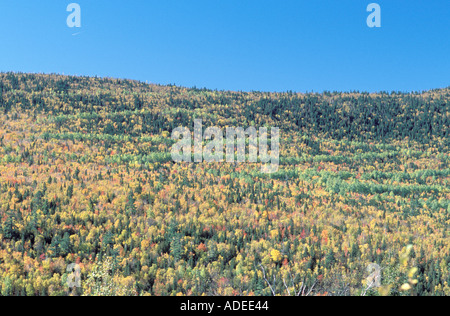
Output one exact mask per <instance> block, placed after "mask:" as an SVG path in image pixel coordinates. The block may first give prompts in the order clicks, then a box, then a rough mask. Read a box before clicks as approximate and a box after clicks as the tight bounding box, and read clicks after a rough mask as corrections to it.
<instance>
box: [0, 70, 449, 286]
mask: <svg viewBox="0 0 450 316" xmlns="http://www.w3.org/2000/svg"><path fill="white" fill-rule="evenodd" d="M195 118H201V119H202V120H203V126H204V127H208V126H213V125H214V126H219V127H226V126H232V127H235V126H236V127H237V126H239V127H248V126H255V127H262V126H268V127H279V128H280V129H281V139H280V145H281V152H280V163H281V165H280V168H279V171H278V172H277V173H275V174H263V173H261V172H260V164H252V163H242V164H228V163H192V164H189V163H174V162H173V161H172V158H171V154H170V149H171V146H172V145H173V143H174V141H173V140H172V139H171V133H172V131H173V129H174V128H176V127H179V126H186V127H188V128H189V129H190V130H193V121H194V119H195ZM0 126H1V127H0V218H1V222H0V237H1V241H0V294H1V295H108V294H109V295H274V294H276V295H296V294H303V295H306V294H310V295H444V294H445V295H450V231H449V230H448V227H449V225H450V164H449V161H450V155H449V153H450V151H449V147H450V142H449V139H450V134H449V126H450V89H440V90H433V91H428V92H424V93H416V94H404V93H395V92H393V93H379V94H368V93H359V92H352V93H340V92H333V93H332V92H330V93H323V94H315V93H310V94H297V93H289V92H288V93H262V92H251V93H247V92H225V91H212V90H206V89H196V88H192V89H188V88H182V87H176V86H160V85H154V84H145V83H141V82H137V81H130V80H115V79H100V78H87V77H69V76H59V75H33V74H13V73H2V74H0ZM410 245H411V246H412V247H411V246H410ZM408 246H409V247H408ZM72 263H76V264H79V266H80V267H81V285H82V288H78V289H76V290H71V289H69V287H68V286H67V277H68V274H69V272H67V271H66V267H67V266H68V265H69V264H72ZM371 263H376V264H378V265H379V266H380V267H381V269H382V270H381V287H379V288H376V287H371V286H370V285H371V284H368V282H369V283H370V278H369V279H368V277H369V275H370V273H371V272H372V271H368V270H367V268H368V267H369V266H370V264H371ZM368 280H369V281H368Z"/></svg>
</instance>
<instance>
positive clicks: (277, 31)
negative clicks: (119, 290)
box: [0, 0, 450, 92]
mask: <svg viewBox="0 0 450 316" xmlns="http://www.w3.org/2000/svg"><path fill="white" fill-rule="evenodd" d="M72 2H76V3H78V4H79V5H80V6H81V21H82V22H81V23H82V25H81V28H80V29H72V28H69V27H68V26H67V25H66V19H67V16H68V15H69V13H68V12H66V7H67V5H68V4H70V3H72ZM371 2H376V3H378V4H379V5H380V6H381V10H382V11H381V19H382V27H381V28H369V27H368V26H367V24H366V19H367V16H368V15H369V13H368V12H366V8H367V6H368V5H369V3H371ZM74 34H75V35H74ZM0 43H1V44H0V71H21V72H43V73H64V74H71V75H88V76H94V75H97V76H101V77H118V78H128V79H137V80H142V81H148V82H153V83H160V84H167V83H175V84H177V85H181V86H187V87H192V86H197V87H207V88H211V89H219V90H240V91H241V90H242V91H251V90H259V91H287V90H293V91H298V92H310V91H315V92H322V91H324V90H329V91H335V90H336V91H349V90H360V91H370V92H374V91H381V90H383V91H393V90H395V91H422V90H427V89H432V88H440V87H447V86H450V57H449V56H450V1H448V0H433V1H425V0H408V1H406V0H385V1H381V0H378V1H377V0H341V1H336V0H328V1H325V0H309V1H305V0H295V1H293V0H282V1H280V0H277V1H275V0H239V1H238V0H191V1H187V0H158V1H153V0H132V1H118V0H108V1H106V0H94V1H93V0H78V1H77V0H72V1H65V0H41V1H35V0H26V1H24V0H15V1H7V0H0Z"/></svg>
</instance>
